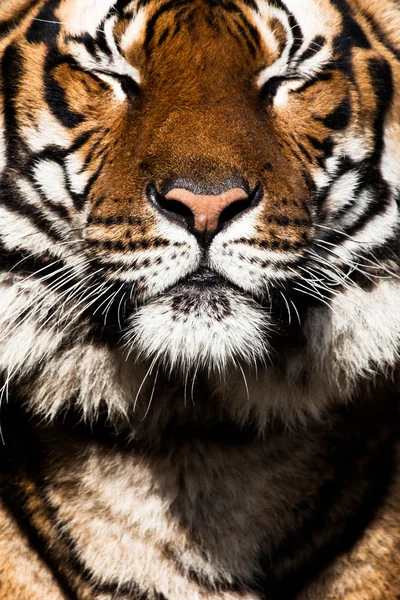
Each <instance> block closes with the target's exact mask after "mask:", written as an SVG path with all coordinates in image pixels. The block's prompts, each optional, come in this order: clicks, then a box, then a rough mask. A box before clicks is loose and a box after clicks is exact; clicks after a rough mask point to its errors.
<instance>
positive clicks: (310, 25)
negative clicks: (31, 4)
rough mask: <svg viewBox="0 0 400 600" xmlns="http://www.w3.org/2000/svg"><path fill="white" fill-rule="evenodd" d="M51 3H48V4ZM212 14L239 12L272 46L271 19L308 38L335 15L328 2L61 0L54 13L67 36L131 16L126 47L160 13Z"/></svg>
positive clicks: (272, 0)
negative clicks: (294, 24)
mask: <svg viewBox="0 0 400 600" xmlns="http://www.w3.org/2000/svg"><path fill="white" fill-rule="evenodd" d="M48 4H49V5H51V4H52V2H51V0H50V2H49V3H48ZM200 4H201V5H203V7H204V8H205V9H206V8H207V9H210V10H213V11H223V12H225V13H226V16H228V15H229V13H232V12H241V13H243V14H245V15H246V17H247V18H249V19H250V20H252V21H253V22H254V24H255V25H256V26H257V27H258V29H259V30H260V33H261V34H262V35H263V36H264V37H265V38H266V39H265V41H266V43H267V44H268V45H269V46H270V44H271V31H270V29H269V28H268V26H267V23H268V21H269V20H270V19H271V18H274V17H275V18H278V19H285V18H287V16H290V18H291V19H294V20H295V21H296V22H297V23H298V24H299V26H300V27H301V29H302V31H303V33H304V34H305V37H307V38H308V37H309V38H310V39H311V38H312V37H313V36H315V35H316V32H321V30H327V29H328V27H332V22H333V21H335V20H337V18H338V15H337V12H336V11H335V9H334V8H333V6H332V3H331V2H330V0H301V2H299V0H269V1H265V0H218V1H216V0H133V1H132V0H119V1H118V2H115V0H62V1H61V2H60V4H59V7H58V8H57V10H56V11H55V14H56V17H57V19H58V20H59V21H60V22H61V23H63V25H64V27H65V30H66V33H67V34H70V35H74V36H78V35H82V34H84V33H86V34H90V35H93V36H95V34H96V30H97V29H98V28H99V27H101V25H102V23H103V22H104V20H105V19H106V18H108V17H118V16H124V15H126V16H130V17H131V19H132V22H131V25H130V28H129V32H127V34H128V35H127V36H126V40H125V45H126V46H127V45H128V44H129V43H134V42H136V41H138V39H140V37H141V34H144V33H145V31H144V30H145V28H146V27H147V26H148V25H149V22H150V21H152V20H154V19H155V18H157V16H158V17H159V16H160V15H162V14H166V13H172V14H174V15H175V16H176V18H177V19H179V17H180V16H181V15H182V14H184V13H185V12H186V11H190V10H192V9H193V8H195V7H199V5H200Z"/></svg>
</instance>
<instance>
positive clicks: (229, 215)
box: [218, 185, 263, 229]
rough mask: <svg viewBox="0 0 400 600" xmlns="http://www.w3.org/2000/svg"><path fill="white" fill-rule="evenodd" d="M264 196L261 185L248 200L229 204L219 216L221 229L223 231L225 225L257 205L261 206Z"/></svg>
mask: <svg viewBox="0 0 400 600" xmlns="http://www.w3.org/2000/svg"><path fill="white" fill-rule="evenodd" d="M262 195H263V192H262V187H261V185H258V186H256V187H255V188H254V190H253V191H252V192H251V193H250V194H249V196H248V197H247V198H245V199H243V200H236V202H234V203H233V204H229V206H227V207H226V208H225V210H223V211H222V213H221V214H220V216H219V220H218V225H219V229H222V228H223V226H224V225H226V224H228V223H231V221H233V219H235V218H236V217H238V216H239V215H242V214H243V213H245V212H246V211H248V210H249V209H251V208H254V207H255V206H257V204H259V203H260V201H261V198H262Z"/></svg>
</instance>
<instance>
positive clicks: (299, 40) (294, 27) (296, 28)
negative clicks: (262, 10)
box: [287, 12, 304, 59]
mask: <svg viewBox="0 0 400 600" xmlns="http://www.w3.org/2000/svg"><path fill="white" fill-rule="evenodd" d="M287 15H288V20H289V26H290V29H291V31H292V35H293V43H292V46H291V48H290V51H289V59H291V58H293V56H294V55H295V54H296V52H297V51H298V50H299V49H300V48H301V46H302V44H303V42H304V37H303V32H302V30H301V27H300V25H299V23H298V22H297V20H296V19H295V17H294V15H293V14H292V13H289V12H288V13H287Z"/></svg>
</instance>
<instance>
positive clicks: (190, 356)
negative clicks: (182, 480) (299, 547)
mask: <svg viewBox="0 0 400 600" xmlns="http://www.w3.org/2000/svg"><path fill="white" fill-rule="evenodd" d="M399 27H400V11H399V9H398V7H397V8H396V4H395V2H394V1H392V0H385V2H383V3H382V2H381V0H302V1H301V2H299V0H133V1H130V2H129V1H123V0H119V1H118V2H116V3H115V2H111V1H110V0H108V1H107V0H106V1H104V2H100V1H93V0H30V1H28V0H19V1H18V0H5V2H4V1H3V3H2V6H1V7H0V31H1V34H2V38H0V56H1V67H0V68H1V71H0V73H1V75H0V77H1V86H2V87H1V95H0V106H1V113H0V119H1V123H0V125H1V135H0V172H1V182H0V201H1V204H0V220H1V221H0V222H1V228H0V238H1V255H2V286H3V292H2V300H1V302H2V317H1V321H2V325H1V327H2V329H1V342H0V343H1V346H2V349H1V361H0V362H1V367H2V370H3V372H4V373H5V376H6V379H7V384H10V383H12V382H13V381H21V382H25V383H24V385H25V386H26V385H28V387H29V386H31V388H30V389H32V385H33V384H32V381H35V382H36V384H35V385H36V388H35V389H36V390H37V391H36V395H37V397H38V398H39V400H38V406H40V407H41V408H42V409H43V407H44V406H46V407H48V406H49V405H51V406H52V407H53V410H54V412H57V410H58V409H59V408H60V407H61V406H63V405H64V404H65V402H67V401H71V397H72V398H74V401H77V399H79V401H80V402H81V404H82V406H83V408H84V410H85V409H86V408H87V402H88V401H87V399H86V400H85V394H84V393H83V392H82V386H83V384H82V381H83V380H84V379H85V378H86V381H88V380H89V379H90V378H91V380H92V385H93V386H94V387H96V385H97V386H98V387H99V390H100V391H98V392H97V393H98V401H100V399H102V401H103V400H104V399H105V398H106V402H109V403H112V402H114V401H113V400H112V398H115V395H116V394H117V392H116V391H115V390H116V388H118V389H119V390H120V391H119V392H118V393H120V395H121V394H122V395H123V393H124V392H123V391H121V390H122V389H123V388H124V385H125V387H127V386H128V388H129V390H130V392H129V393H127V396H129V398H130V399H131V398H132V393H131V392H132V390H131V388H130V387H129V385H128V384H127V383H126V380H127V379H129V374H127V371H129V369H132V373H133V372H134V371H135V369H136V365H137V364H138V362H139V363H141V364H145V365H146V366H145V367H144V368H145V370H146V369H149V370H150V371H151V369H152V368H153V367H154V365H161V366H162V368H164V369H166V370H168V371H169V372H170V373H172V374H175V376H177V377H179V376H182V375H183V376H185V375H186V376H187V373H190V372H192V373H193V372H195V371H200V370H201V371H203V372H205V373H207V374H208V376H209V377H210V379H212V380H213V381H214V384H215V386H216V387H218V386H219V385H221V386H222V383H218V382H219V381H220V380H221V381H222V380H223V379H224V377H225V378H226V377H227V376H229V378H230V380H231V381H232V382H235V378H236V377H242V376H244V377H245V378H246V375H247V381H248V384H247V385H248V387H249V388H250V389H249V390H248V391H249V396H250V400H249V403H250V404H251V403H253V404H254V403H255V404H257V406H261V407H263V410H264V408H265V405H268V406H269V407H271V406H273V407H274V409H276V410H278V411H279V410H280V409H281V407H283V406H285V407H287V406H290V407H291V408H290V410H291V411H293V410H294V411H299V410H300V411H301V410H306V411H310V410H318V409H319V408H320V407H321V406H324V405H325V403H326V401H327V400H330V399H332V398H338V397H340V398H343V397H346V398H347V397H348V396H349V395H350V394H351V393H352V392H353V390H354V386H355V385H356V384H357V382H358V381H359V380H360V379H363V378H368V377H370V376H372V375H373V374H374V373H375V372H386V371H387V370H388V369H389V368H392V367H394V366H395V364H396V360H397V349H398V344H399V340H400V310H399V308H398V307H399V301H400V289H399V285H398V271H399V269H398V266H399V248H398V243H399V210H398V199H399V193H400V142H399V140H400V103H399V100H398V95H399V86H400V62H399V61H400V47H399V44H398V40H397V37H398V36H397V33H396V32H397V31H398V30H399ZM96 352H97V354H96ZM117 355H118V357H119V358H116V356H117ZM127 357H130V358H127ZM118 360H120V361H121V362H120V363H118ZM124 361H125V362H124ZM117 363H118V364H119V365H121V364H122V365H124V366H123V367H121V366H118V364H117ZM110 364H112V365H114V366H113V369H114V370H113V374H112V376H111V375H110V368H111V367H110ZM116 365H117V366H116ZM126 365H129V369H128V367H127V366H126ZM256 368H257V369H258V372H259V377H258V379H257V378H256V377H254V376H253V375H252V373H253V369H256ZM121 370H123V371H124V374H123V376H122V375H121V376H120V379H118V377H119V375H118V374H120V372H121ZM79 373H81V375H78V374H79ZM79 377H80V379H79ZM107 377H108V379H107ZM76 379H79V381H80V383H76ZM117 379H118V382H119V383H118V385H117V384H116V381H117ZM122 380H124V381H125V383H124V384H123V383H121V381H122ZM107 381H112V382H113V386H114V388H113V391H112V392H110V390H109V388H108V387H107V386H110V385H111V384H109V383H107ZM38 382H39V383H38ZM51 382H52V383H51ZM71 382H74V383H71ZM99 382H101V383H99ZM86 386H88V384H86ZM238 386H239V384H238ZM236 387H237V386H236V383H234V385H233V388H234V389H233V390H232V392H231V395H232V396H235V394H236ZM239 387H240V386H239ZM61 389H62V390H64V391H63V393H61V392H60V390H61ZM124 389H125V388H124ZM38 390H40V391H38ZM107 390H108V391H107ZM238 394H239V392H238ZM239 395H240V397H241V398H242V399H243V388H242V389H241V392H240V394H239ZM93 402H94V404H96V402H97V400H96V401H93ZM115 402H116V403H117V404H118V403H119V405H121V404H122V403H121V401H120V400H118V401H115ZM238 402H239V401H238ZM85 403H86V404H85ZM111 408H113V407H111ZM44 410H46V411H47V408H46V409H44Z"/></svg>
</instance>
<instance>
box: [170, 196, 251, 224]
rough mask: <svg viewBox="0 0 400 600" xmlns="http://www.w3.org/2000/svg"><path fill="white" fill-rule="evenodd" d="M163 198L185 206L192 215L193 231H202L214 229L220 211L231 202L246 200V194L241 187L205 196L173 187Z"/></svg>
mask: <svg viewBox="0 0 400 600" xmlns="http://www.w3.org/2000/svg"><path fill="white" fill-rule="evenodd" d="M165 199H166V200H170V201H174V202H179V203H180V204H183V205H184V206H186V207H187V208H188V209H189V210H190V211H191V212H192V214H193V216H194V229H195V231H198V232H201V233H204V232H213V231H216V230H217V229H218V222H219V218H220V216H221V213H222V212H223V211H224V210H225V209H226V208H228V206H231V204H234V203H235V202H240V201H243V200H247V199H248V194H247V193H246V192H245V191H244V190H242V189H241V188H232V189H230V190H227V191H226V192H223V193H222V194H218V195H210V196H206V195H205V194H194V193H193V192H190V191H189V190H185V189H184V188H175V189H173V190H170V191H169V192H168V193H167V194H166V195H165ZM237 212H241V211H237Z"/></svg>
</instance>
